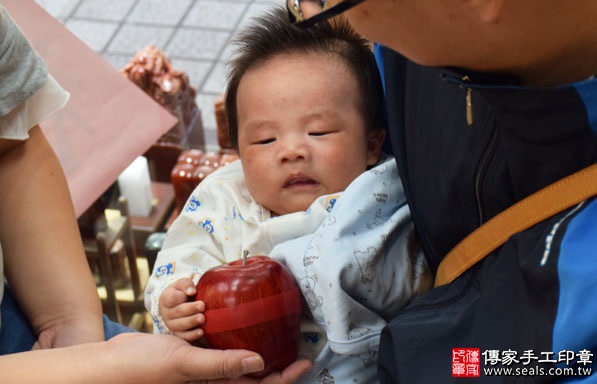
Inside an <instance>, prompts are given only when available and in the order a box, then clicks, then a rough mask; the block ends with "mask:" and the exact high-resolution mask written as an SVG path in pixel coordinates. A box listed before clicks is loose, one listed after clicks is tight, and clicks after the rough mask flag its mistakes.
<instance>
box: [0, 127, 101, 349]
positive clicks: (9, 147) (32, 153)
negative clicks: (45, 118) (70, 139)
mask: <svg viewBox="0 0 597 384" xmlns="http://www.w3.org/2000/svg"><path fill="white" fill-rule="evenodd" d="M29 135H30V138H29V139H28V140H25V141H23V142H17V141H11V140H0V185H1V186H2V187H1V188H0V212H1V214H0V244H1V246H2V250H3V255H4V268H5V275H6V278H7V279H8V282H9V284H10V286H11V288H12V290H13V292H14V295H15V297H16V299H17V301H18V303H19V305H20V306H21V308H22V309H23V311H24V313H25V314H26V316H27V317H28V318H29V320H30V323H31V325H32V327H33V329H34V330H35V331H36V333H37V334H38V337H39V339H40V343H41V346H42V347H62V346H68V345H73V344H78V343H83V342H91V341H100V340H104V331H103V325H102V310H101V303H100V300H99V298H98V295H97V291H96V287H95V284H94V281H93V279H92V276H91V272H90V269H89V266H88V264H87V260H86V257H85V253H84V250H83V245H82V241H81V237H80V234H79V230H78V226H77V221H76V216H75V213H74V208H73V205H72V201H71V197H70V193H69V190H68V185H67V183H66V178H65V176H64V173H63V171H62V167H61V165H60V162H59V160H58V158H57V157H56V154H55V153H54V151H53V149H52V147H51V146H50V144H49V143H48V141H47V140H46V138H45V136H44V135H43V132H42V130H41V128H40V127H39V126H35V127H34V128H32V129H31V130H30V131H29ZM3 326H7V325H6V324H3Z"/></svg>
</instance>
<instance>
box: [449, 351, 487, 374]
mask: <svg viewBox="0 0 597 384" xmlns="http://www.w3.org/2000/svg"><path fill="white" fill-rule="evenodd" d="M480 356H481V349H480V348H452V377H479V376H480V374H481V373H480V371H481V359H480Z"/></svg>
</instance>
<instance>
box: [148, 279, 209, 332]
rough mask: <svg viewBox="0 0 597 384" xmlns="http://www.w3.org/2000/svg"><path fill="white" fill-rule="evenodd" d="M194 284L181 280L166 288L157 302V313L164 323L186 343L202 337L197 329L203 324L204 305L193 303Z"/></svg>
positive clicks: (198, 302) (189, 280) (202, 303)
mask: <svg viewBox="0 0 597 384" xmlns="http://www.w3.org/2000/svg"><path fill="white" fill-rule="evenodd" d="M195 293H196V290H195V283H194V282H193V280H191V279H189V278H182V279H180V280H177V281H175V282H174V283H173V284H172V285H170V286H168V288H166V289H165V290H164V291H163V292H162V294H161V295H160V300H159V311H160V315H161V316H162V319H163V320H164V323H165V324H166V326H167V327H168V329H170V331H171V332H172V333H173V334H174V335H175V336H178V337H180V338H181V339H184V340H186V341H189V342H191V341H195V340H197V339H199V338H200V337H201V336H203V330H202V329H201V328H199V327H200V326H201V325H203V323H204V322H205V316H204V315H203V311H205V303H204V302H203V301H201V300H199V301H195Z"/></svg>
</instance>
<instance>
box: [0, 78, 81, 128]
mask: <svg viewBox="0 0 597 384" xmlns="http://www.w3.org/2000/svg"><path fill="white" fill-rule="evenodd" d="M69 97H70V95H69V93H68V92H66V91H65V90H64V89H63V88H62V87H61V86H60V84H58V82H57V81H56V79H54V78H53V77H52V76H51V75H49V74H48V77H47V80H46V82H45V83H44V85H43V86H42V87H41V88H40V89H39V90H38V91H37V92H36V93H35V94H34V95H33V96H31V97H30V98H29V99H27V100H26V101H25V102H24V103H22V104H20V105H18V106H17V107H16V108H14V109H13V110H12V111H10V112H9V113H8V114H6V115H5V116H0V127H1V131H0V138H3V139H12V140H26V139H28V138H29V130H30V129H31V128H33V127H34V126H36V125H37V124H39V123H40V122H41V121H43V120H44V119H46V118H47V117H49V116H51V115H52V114H53V113H54V112H56V111H58V110H60V109H62V107H64V105H65V104H66V102H67V101H68V99H69Z"/></svg>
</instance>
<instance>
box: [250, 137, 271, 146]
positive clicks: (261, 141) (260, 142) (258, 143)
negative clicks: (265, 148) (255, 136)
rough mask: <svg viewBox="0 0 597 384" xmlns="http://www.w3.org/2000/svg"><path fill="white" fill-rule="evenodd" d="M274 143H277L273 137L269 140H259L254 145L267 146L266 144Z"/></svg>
mask: <svg viewBox="0 0 597 384" xmlns="http://www.w3.org/2000/svg"><path fill="white" fill-rule="evenodd" d="M274 141H276V139H275V138H273V137H270V138H269V139H263V140H257V141H256V142H254V143H253V144H257V145H265V144H269V143H273V142H274Z"/></svg>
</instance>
